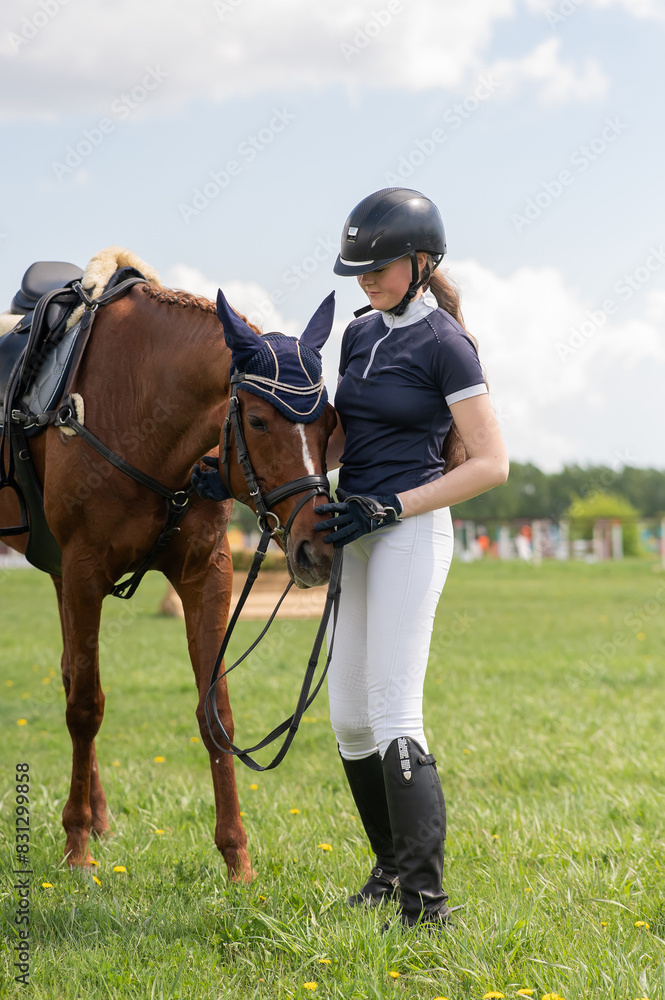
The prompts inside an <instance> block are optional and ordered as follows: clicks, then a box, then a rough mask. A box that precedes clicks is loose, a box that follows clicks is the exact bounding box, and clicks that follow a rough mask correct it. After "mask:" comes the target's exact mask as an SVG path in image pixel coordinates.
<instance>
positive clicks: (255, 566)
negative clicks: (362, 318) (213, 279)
mask: <svg viewBox="0 0 665 1000" xmlns="http://www.w3.org/2000/svg"><path fill="white" fill-rule="evenodd" d="M242 381H243V375H242V373H237V374H235V375H233V376H232V378H231V397H230V399H229V409H228V412H227V416H226V420H225V422H224V432H223V438H222V441H223V443H222V455H221V459H220V463H219V465H220V475H221V472H222V469H223V470H224V477H223V481H224V479H225V480H226V481H225V482H224V485H225V487H226V489H227V491H228V492H229V494H230V495H231V496H233V493H232V491H231V484H230V483H231V481H230V474H229V472H230V470H229V461H230V459H229V455H230V448H231V434H232V433H233V435H234V437H235V444H236V452H237V455H238V463H239V464H240V465H242V469H243V473H244V476H245V480H246V482H247V486H248V489H249V493H250V496H251V498H252V500H253V502H254V506H255V507H256V511H257V520H258V524H259V527H260V528H261V538H260V540H259V544H258V546H257V549H256V552H255V553H254V559H253V560H252V565H251V567H250V570H249V573H248V574H247V579H246V581H245V585H244V587H243V590H242V593H241V595H240V597H239V599H238V603H237V604H236V607H235V610H234V612H233V615H232V616H231V620H230V621H229V623H228V626H227V629H226V632H225V634H224V639H223V640H222V644H221V646H220V649H219V653H218V654H217V658H216V660H215V665H214V667H213V671H212V675H211V678H210V687H209V688H208V693H207V695H206V700H205V706H204V707H205V716H206V722H207V724H208V730H209V732H210V738H211V739H212V741H213V743H214V745H215V746H216V747H217V749H218V750H221V751H222V753H225V754H228V755H229V756H232V757H238V758H239V760H241V761H242V762H243V764H246V765H247V767H250V768H251V769H252V770H253V771H270V770H272V768H274V767H277V765H278V764H280V763H281V761H282V760H283V759H284V757H285V756H286V752H287V750H288V749H289V747H290V746H291V743H292V742H293V739H294V737H295V735H296V733H297V731H298V727H299V726H300V722H301V720H302V717H303V714H304V713H305V712H306V710H307V708H308V707H309V706H310V705H311V704H312V702H313V701H314V699H315V698H316V696H317V694H318V693H319V691H320V689H321V685H322V684H323V681H324V679H325V677H326V674H327V672H328V666H329V664H330V658H331V656H332V651H333V643H334V639H335V628H336V625H337V611H338V607H339V595H340V592H341V587H340V580H341V575H342V549H341V548H338V549H335V551H334V555H333V561H332V567H331V571H330V578H329V581H328V593H327V595H326V604H325V607H324V610H323V615H322V617H321V622H320V623H319V627H318V630H317V633H316V638H315V640H314V645H313V647H312V652H311V655H310V658H309V662H308V664H307V669H306V671H305V677H304V679H303V683H302V686H301V689H300V694H299V696H298V703H297V705H296V708H295V711H294V712H293V714H292V715H290V716H289V718H288V719H285V720H284V721H283V722H281V723H280V724H279V725H278V726H276V727H275V729H273V730H272V732H270V733H269V734H268V735H267V736H266V737H264V739H262V740H261V741H260V742H259V743H256V744H255V745H254V746H250V747H245V748H244V749H242V748H241V747H239V746H236V744H235V743H233V741H232V740H231V738H230V737H229V735H228V733H227V732H226V729H225V728H224V724H223V723H222V720H221V719H220V717H219V713H218V711H217V703H216V701H215V699H214V691H215V686H216V685H217V683H218V682H219V681H220V680H221V679H222V678H223V677H226V675H227V674H229V673H230V672H231V671H232V670H235V668H236V667H237V666H238V665H239V664H240V663H242V661H243V660H244V659H246V657H247V656H249V654H250V653H251V652H252V650H253V649H255V648H256V646H257V645H258V643H259V642H260V641H261V639H263V637H264V636H265V634H266V633H267V631H268V629H269V628H270V626H271V625H272V623H273V621H274V619H275V616H276V614H277V612H278V610H279V608H280V606H281V604H282V601H283V600H284V598H285V597H286V595H287V594H288V592H289V590H290V589H291V586H292V581H289V583H288V584H287V586H286V589H285V590H284V593H283V594H282V596H281V597H280V599H279V601H278V602H277V605H276V607H275V609H274V611H273V612H272V614H271V616H270V618H269V619H268V622H267V623H266V625H265V627H264V628H263V630H262V632H261V633H260V635H259V636H258V637H257V638H256V639H255V640H254V642H253V643H252V644H251V646H250V647H249V648H248V649H247V650H245V652H244V653H243V654H242V656H240V657H238V659H237V660H236V661H235V663H233V664H232V665H231V666H230V667H227V668H226V670H224V671H223V672H222V673H221V674H220V669H221V666H222V661H223V659H224V655H225V653H226V650H227V648H228V645H229V642H230V640H231V636H232V635H233V630H234V629H235V626H236V623H237V621H238V619H239V617H240V613H241V611H242V609H243V607H244V605H245V602H246V600H247V597H248V596H249V592H250V591H251V589H252V587H253V585H254V582H255V581H256V578H257V576H258V574H259V570H260V568H261V565H262V563H263V560H264V558H265V555H266V551H267V548H268V544H269V542H270V539H271V538H272V537H273V535H280V536H282V537H283V538H284V540H285V543H286V544H288V536H289V531H290V530H291V525H292V524H293V521H294V520H295V518H296V516H297V514H298V513H299V512H300V510H302V508H303V506H304V505H305V504H306V503H307V501H308V500H311V499H312V497H314V496H316V495H317V494H318V493H325V494H326V495H327V496H329V490H330V484H329V482H328V477H327V476H324V475H310V476H302V477H300V478H299V479H292V480H291V481H290V482H288V483H284V484H283V485H282V486H277V487H276V488H275V489H273V490H270V492H268V493H265V494H264V493H261V489H260V487H259V484H258V481H257V478H256V474H255V472H254V468H253V466H252V462H251V459H250V456H249V450H248V448H247V442H246V440H245V434H244V431H243V427H242V420H241V415H240V401H239V400H238V386H239V384H240V382H242ZM305 490H307V493H306V494H305V496H304V497H302V498H301V499H300V500H299V501H298V503H297V504H296V505H295V507H294V508H293V510H292V511H291V514H290V515H289V518H288V520H287V522H286V524H285V525H284V527H282V525H281V522H280V520H279V517H278V516H277V514H275V513H274V511H272V510H270V508H271V507H272V506H274V505H275V504H278V503H280V502H281V501H282V500H286V499H287V497H290V496H294V495H295V494H296V493H300V492H303V491H305ZM271 517H272V518H274V519H275V524H274V525H273V526H272V527H271V526H270V524H269V519H270V518H271ZM331 613H333V631H332V634H331V639H330V645H329V649H328V656H327V658H326V662H325V666H324V668H323V672H322V674H321V677H320V678H319V681H318V683H317V684H316V687H315V688H314V690H313V691H312V684H313V681H314V674H315V672H316V667H317V664H318V661H319V655H320V652H321V647H322V645H323V641H324V638H325V634H326V628H327V626H328V621H329V619H330V615H331ZM311 691H312V693H311V694H310V692H311ZM213 721H214V723H215V725H216V726H217V729H218V731H219V733H220V734H221V736H222V738H223V739H224V740H225V741H226V746H223V745H222V744H221V743H219V742H218V741H217V740H216V739H215V732H214V727H213ZM283 733H286V736H285V737H284V740H283V742H282V745H281V746H280V748H279V750H278V751H277V753H276V754H275V756H274V757H273V759H272V760H271V762H270V763H269V764H266V765H265V766H264V765H262V764H259V763H258V762H257V761H256V760H254V758H253V757H251V756H250V754H252V753H255V752H256V751H257V750H261V749H263V748H264V747H266V746H268V745H269V744H270V743H274V742H275V740H276V739H278V738H279V737H280V736H281V735H282V734H283Z"/></svg>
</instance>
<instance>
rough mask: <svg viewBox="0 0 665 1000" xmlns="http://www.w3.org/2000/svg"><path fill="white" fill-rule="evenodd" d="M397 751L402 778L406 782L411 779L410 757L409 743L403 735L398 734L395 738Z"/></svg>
mask: <svg viewBox="0 0 665 1000" xmlns="http://www.w3.org/2000/svg"><path fill="white" fill-rule="evenodd" d="M397 752H398V753H399V762H400V766H401V768H402V778H403V779H404V780H405V781H406V782H410V781H411V757H410V756H409V744H408V743H407V742H406V739H405V737H404V736H400V737H399V738H398V740H397Z"/></svg>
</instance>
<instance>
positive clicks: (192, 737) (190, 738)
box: [189, 736, 199, 743]
mask: <svg viewBox="0 0 665 1000" xmlns="http://www.w3.org/2000/svg"><path fill="white" fill-rule="evenodd" d="M189 742H190V743H198V742H199V738H198V736H190V737H189Z"/></svg>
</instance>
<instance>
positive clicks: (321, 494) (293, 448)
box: [217, 291, 335, 587]
mask: <svg viewBox="0 0 665 1000" xmlns="http://www.w3.org/2000/svg"><path fill="white" fill-rule="evenodd" d="M334 311H335V300H334V293H332V294H331V295H329V296H328V298H327V299H325V300H324V301H323V302H322V304H321V305H320V306H319V308H318V309H317V311H316V312H315V313H314V315H313V316H312V318H311V320H310V321H309V323H308V325H307V328H306V329H305V332H304V333H303V334H302V336H301V337H300V339H298V338H295V337H286V336H285V335H284V334H282V333H268V334H265V335H263V336H259V334H258V333H256V332H255V331H254V330H252V328H251V327H250V326H248V325H247V323H245V322H244V320H243V319H242V318H241V317H240V316H238V314H237V313H236V312H234V311H233V309H231V307H230V306H229V304H228V302H227V301H226V299H225V298H224V295H223V294H222V292H221V291H220V292H219V295H218V297H217V313H218V316H219V318H220V320H221V322H222V325H223V328H224V337H225V339H226V343H227V345H228V347H229V348H230V349H231V399H230V401H229V413H228V416H227V420H226V424H225V427H224V432H223V435H222V441H221V444H220V456H221V458H222V461H220V472H221V475H222V478H223V479H224V481H225V483H226V485H227V487H230V489H231V491H232V493H233V495H234V496H235V497H237V498H238V500H240V501H241V502H242V503H245V504H247V505H248V506H249V507H251V508H252V510H254V511H256V513H257V514H259V515H260V521H261V522H263V523H267V524H269V525H270V526H271V527H274V528H275V529H276V531H275V538H276V540H277V541H278V543H279V544H280V545H281V546H282V548H283V549H284V551H285V553H286V560H287V565H288V568H289V573H290V574H291V576H292V578H293V580H294V582H295V584H296V586H298V587H316V586H317V585H318V584H321V583H325V582H326V581H327V579H328V577H329V575H330V566H331V560H332V550H331V547H330V546H329V545H326V544H325V543H324V542H323V540H322V538H321V533H320V532H315V531H314V525H315V524H316V522H317V521H319V520H321V518H320V516H319V515H317V514H315V513H314V507H316V505H317V504H320V503H325V502H326V499H327V498H326V492H327V480H326V478H325V472H326V464H325V457H326V447H327V444H328V438H329V437H330V434H331V433H332V431H333V430H334V427H335V411H334V410H333V408H332V406H331V405H330V404H329V403H328V396H327V393H326V390H325V386H324V384H323V373H322V366H321V355H320V354H319V350H320V348H321V347H322V346H323V344H324V343H325V342H326V340H327V339H328V336H329V335H330V330H331V328H332V321H333V315H334ZM253 478H254V480H255V482H253V481H252V480H253ZM257 487H258V490H257ZM266 511H267V513H266Z"/></svg>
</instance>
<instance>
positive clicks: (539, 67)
mask: <svg viewBox="0 0 665 1000" xmlns="http://www.w3.org/2000/svg"><path fill="white" fill-rule="evenodd" d="M560 49H561V39H560V38H548V39H547V40H546V41H544V42H541V43H540V45H537V46H536V48H535V49H534V50H533V51H532V52H530V53H529V54H528V55H526V56H523V57H522V58H521V59H499V60H498V61H497V62H496V63H495V64H494V65H493V66H492V67H491V72H492V74H496V76H497V77H498V79H499V80H500V81H501V96H503V97H506V96H508V95H509V94H512V93H513V92H514V91H515V90H516V89H518V88H519V87H521V86H522V85H523V84H525V83H526V84H532V85H535V86H539V87H540V89H539V92H538V97H539V99H540V100H541V101H542V102H543V103H545V104H562V103H564V102H565V101H571V100H573V101H590V100H596V99H597V98H600V97H604V95H605V94H606V93H607V90H608V88H609V80H608V78H607V77H606V76H605V74H604V73H603V71H602V69H601V68H600V66H599V65H598V63H597V62H596V60H595V59H591V58H589V59H587V60H586V62H585V64H584V67H583V69H582V71H581V72H580V71H579V70H578V69H577V68H576V67H575V66H573V65H572V64H571V63H562V62H561V60H560Z"/></svg>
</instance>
